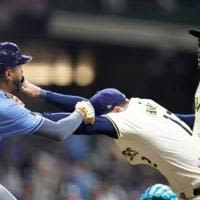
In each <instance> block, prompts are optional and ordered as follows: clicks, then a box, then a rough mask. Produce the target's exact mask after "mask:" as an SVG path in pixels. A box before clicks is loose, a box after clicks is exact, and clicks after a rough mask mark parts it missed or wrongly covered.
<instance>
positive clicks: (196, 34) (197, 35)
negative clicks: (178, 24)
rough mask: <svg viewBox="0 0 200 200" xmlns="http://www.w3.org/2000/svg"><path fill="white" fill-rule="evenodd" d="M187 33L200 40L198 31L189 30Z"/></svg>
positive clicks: (199, 31)
mask: <svg viewBox="0 0 200 200" xmlns="http://www.w3.org/2000/svg"><path fill="white" fill-rule="evenodd" d="M189 33H190V34H191V35H193V36H195V37H198V38H200V30H197V29H191V30H189Z"/></svg>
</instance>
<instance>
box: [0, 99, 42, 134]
mask: <svg viewBox="0 0 200 200" xmlns="http://www.w3.org/2000/svg"><path fill="white" fill-rule="evenodd" d="M0 103H1V105H2V106H1V107H0V137H5V136H12V135H21V134H32V133H34V132H36V131H37V130H38V128H40V126H41V125H42V123H43V117H42V116H40V115H37V114H35V113H32V112H30V111H29V110H28V109H26V108H24V107H23V106H21V105H19V104H17V103H15V102H14V101H12V100H9V99H6V100H4V101H1V102H0Z"/></svg>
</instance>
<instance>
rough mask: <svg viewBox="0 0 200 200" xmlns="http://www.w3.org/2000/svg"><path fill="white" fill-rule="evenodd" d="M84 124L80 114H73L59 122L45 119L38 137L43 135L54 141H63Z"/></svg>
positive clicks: (38, 131)
mask: <svg viewBox="0 0 200 200" xmlns="http://www.w3.org/2000/svg"><path fill="white" fill-rule="evenodd" d="M82 122H83V117H82V116H81V114H80V113H78V112H73V113H72V114H71V115H70V116H68V117H65V118H63V119H61V120H59V121H57V122H54V121H51V120H49V119H46V118H44V123H43V124H42V126H41V127H40V128H39V129H38V130H37V132H36V135H42V136H45V137H48V138H50V139H53V140H57V141H62V140H65V139H66V138H67V137H69V136H70V135H71V134H72V133H73V132H74V131H75V130H76V129H77V128H78V127H79V126H80V125H81V123H82Z"/></svg>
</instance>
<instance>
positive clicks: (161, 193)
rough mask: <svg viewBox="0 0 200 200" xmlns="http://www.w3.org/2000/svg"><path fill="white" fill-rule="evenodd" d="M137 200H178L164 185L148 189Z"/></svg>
mask: <svg viewBox="0 0 200 200" xmlns="http://www.w3.org/2000/svg"><path fill="white" fill-rule="evenodd" d="M139 200H178V197H177V195H176V194H175V193H174V192H173V191H172V189H171V188H170V187H169V186H167V185H164V184H155V185H153V186H151V187H148V188H147V190H146V191H145V192H144V193H143V194H142V196H141V197H140V199H139Z"/></svg>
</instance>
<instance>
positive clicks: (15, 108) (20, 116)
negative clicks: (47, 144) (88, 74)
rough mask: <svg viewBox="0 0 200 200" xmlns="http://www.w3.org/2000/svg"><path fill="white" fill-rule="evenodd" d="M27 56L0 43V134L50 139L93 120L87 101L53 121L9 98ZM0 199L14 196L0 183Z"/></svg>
mask: <svg viewBox="0 0 200 200" xmlns="http://www.w3.org/2000/svg"><path fill="white" fill-rule="evenodd" d="M31 59H32V57H31V56H27V55H23V54H21V52H20V50H19V48H18V47H17V45H16V44H14V43H11V42H3V43H0V104H1V106H0V137H1V138H3V137H7V136H13V135H20V134H34V135H40V136H46V137H48V138H51V139H54V140H64V139H65V138H67V137H69V136H70V135H71V134H72V133H73V132H74V131H75V130H76V129H77V128H78V127H79V126H80V124H81V123H82V122H83V120H85V123H92V122H93V121H94V108H93V107H92V105H91V104H90V103H89V102H88V101H82V102H78V103H77V104H76V106H75V111H73V112H72V113H71V114H70V115H69V116H68V117H66V118H63V119H61V120H58V121H57V122H54V121H52V120H49V119H47V118H44V117H43V116H41V115H39V114H36V113H33V112H31V111H29V110H28V109H26V108H25V107H24V106H23V105H21V103H18V102H16V100H15V99H13V95H12V94H16V93H17V92H18V91H19V90H20V87H21V86H22V82H23V80H24V77H23V70H22V65H23V64H25V63H27V62H30V61H31ZM0 199H1V200H15V199H16V198H15V197H14V196H13V195H12V194H11V193H10V192H9V191H8V190H6V189H5V188H4V187H3V186H1V185H0Z"/></svg>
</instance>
